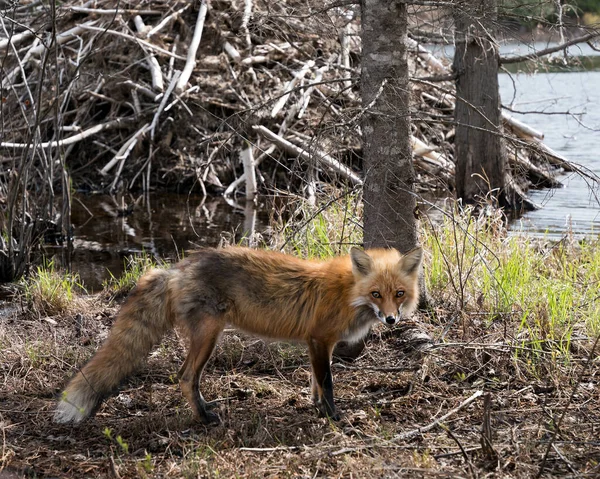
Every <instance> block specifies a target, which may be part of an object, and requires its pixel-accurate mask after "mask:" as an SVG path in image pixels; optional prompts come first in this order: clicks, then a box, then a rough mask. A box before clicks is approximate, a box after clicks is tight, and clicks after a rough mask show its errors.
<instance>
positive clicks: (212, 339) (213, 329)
mask: <svg viewBox="0 0 600 479" xmlns="http://www.w3.org/2000/svg"><path fill="white" fill-rule="evenodd" d="M224 326H225V325H224V323H223V322H221V321H219V320H218V319H217V318H214V317H208V316H207V317H203V318H202V319H201V320H199V321H198V322H197V323H195V325H194V329H193V330H192V331H190V349H189V351H188V355H187V357H186V359H185V361H184V363H183V365H182V366H181V369H180V370H179V385H180V387H181V391H182V393H183V395H184V396H185V398H186V399H187V400H188V403H189V404H190V407H191V408H192V411H193V413H194V416H195V417H196V418H197V419H199V420H200V421H201V422H202V423H203V424H206V425H208V424H212V423H218V422H219V416H218V415H217V414H215V413H213V412H210V411H209V410H208V403H207V402H206V401H205V400H204V398H203V397H202V393H201V392H200V389H199V386H200V378H201V377H202V371H203V370H204V366H205V365H206V363H207V361H208V360H209V358H210V356H211V354H212V352H213V350H214V349H215V345H216V344H217V340H218V339H219V335H220V334H221V331H223V328H224Z"/></svg>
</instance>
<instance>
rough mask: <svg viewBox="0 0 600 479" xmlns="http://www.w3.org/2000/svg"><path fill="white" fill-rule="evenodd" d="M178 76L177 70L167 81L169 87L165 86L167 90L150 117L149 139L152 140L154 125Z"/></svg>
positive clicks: (179, 73) (179, 76)
mask: <svg viewBox="0 0 600 479" xmlns="http://www.w3.org/2000/svg"><path fill="white" fill-rule="evenodd" d="M180 78H181V72H180V71H179V70H177V71H175V74H174V75H173V78H172V79H171V83H169V87H168V88H167V91H166V92H165V94H164V96H163V97H162V100H161V101H160V105H158V108H157V109H156V113H155V114H154V118H152V123H151V125H150V139H151V140H152V141H154V130H155V129H156V125H158V118H159V117H160V114H161V113H162V111H163V110H164V108H165V106H166V105H167V101H168V100H169V97H170V96H171V93H172V92H173V90H174V89H175V85H176V84H177V83H178V80H179V79H180Z"/></svg>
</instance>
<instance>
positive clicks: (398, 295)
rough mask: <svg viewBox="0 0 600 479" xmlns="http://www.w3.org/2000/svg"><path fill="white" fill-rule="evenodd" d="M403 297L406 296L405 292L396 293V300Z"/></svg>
mask: <svg viewBox="0 0 600 479" xmlns="http://www.w3.org/2000/svg"><path fill="white" fill-rule="evenodd" d="M402 296H404V291H402V290H401V289H399V290H398V291H396V298H401V297H402Z"/></svg>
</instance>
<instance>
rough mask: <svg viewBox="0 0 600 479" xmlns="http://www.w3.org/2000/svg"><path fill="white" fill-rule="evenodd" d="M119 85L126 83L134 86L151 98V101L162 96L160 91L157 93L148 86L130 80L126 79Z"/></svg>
mask: <svg viewBox="0 0 600 479" xmlns="http://www.w3.org/2000/svg"><path fill="white" fill-rule="evenodd" d="M121 85H128V86H130V87H132V88H134V89H135V90H137V91H139V92H141V93H143V94H144V95H146V96H147V97H149V98H151V99H152V101H158V100H159V99H160V98H161V97H162V93H159V94H157V93H156V92H154V91H152V90H150V88H146V87H145V86H143V85H139V84H137V83H134V82H132V81H131V80H126V81H124V82H123V83H121Z"/></svg>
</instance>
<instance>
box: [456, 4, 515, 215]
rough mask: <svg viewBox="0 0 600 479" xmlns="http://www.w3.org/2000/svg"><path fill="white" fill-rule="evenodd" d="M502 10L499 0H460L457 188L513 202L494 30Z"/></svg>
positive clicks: (470, 195) (471, 198)
mask: <svg viewBox="0 0 600 479" xmlns="http://www.w3.org/2000/svg"><path fill="white" fill-rule="evenodd" d="M497 16H498V15H497V0H473V1H471V2H460V3H459V4H457V7H456V9H455V14H454V19H455V43H456V52H455V54H454V66H453V67H454V71H455V72H456V74H457V79H456V108H455V110H454V118H455V121H456V136H455V139H454V145H455V158H456V194H457V197H458V198H461V199H462V200H463V202H464V203H471V204H473V203H483V202H486V201H488V200H489V199H490V198H494V199H495V200H496V202H497V205H499V206H508V202H507V195H506V188H505V187H506V185H505V178H506V176H507V175H506V163H507V162H506V154H505V151H504V146H503V143H502V138H501V131H502V130H501V121H502V120H501V110H500V94H499V90H498V66H499V54H498V47H497V44H496V42H495V40H494V38H493V36H492V32H493V30H494V25H495V23H496V20H497Z"/></svg>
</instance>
